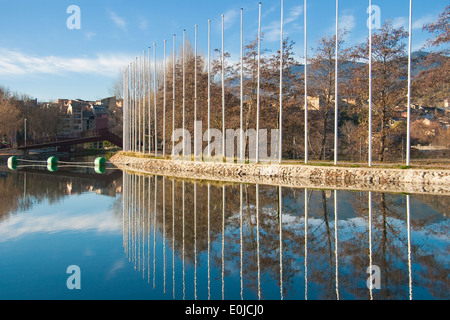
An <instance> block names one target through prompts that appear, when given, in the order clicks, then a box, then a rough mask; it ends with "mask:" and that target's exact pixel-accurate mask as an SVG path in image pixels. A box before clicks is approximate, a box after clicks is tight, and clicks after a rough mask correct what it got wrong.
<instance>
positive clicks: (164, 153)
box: [163, 40, 167, 157]
mask: <svg viewBox="0 0 450 320" xmlns="http://www.w3.org/2000/svg"><path fill="white" fill-rule="evenodd" d="M166 67H167V62H166V40H164V89H163V90H164V97H163V109H164V110H163V157H165V156H166Z"/></svg>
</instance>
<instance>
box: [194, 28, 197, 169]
mask: <svg viewBox="0 0 450 320" xmlns="http://www.w3.org/2000/svg"><path fill="white" fill-rule="evenodd" d="M197 28H198V26H197V25H195V37H194V38H195V39H194V160H196V158H197V156H198V153H197V151H198V150H197V149H198V147H197V143H198V141H197Z"/></svg>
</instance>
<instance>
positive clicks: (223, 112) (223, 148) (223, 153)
mask: <svg viewBox="0 0 450 320" xmlns="http://www.w3.org/2000/svg"><path fill="white" fill-rule="evenodd" d="M224 30H225V16H224V15H222V59H221V60H222V159H223V158H224V157H225V54H224Z"/></svg>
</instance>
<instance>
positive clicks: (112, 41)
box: [0, 0, 448, 101]
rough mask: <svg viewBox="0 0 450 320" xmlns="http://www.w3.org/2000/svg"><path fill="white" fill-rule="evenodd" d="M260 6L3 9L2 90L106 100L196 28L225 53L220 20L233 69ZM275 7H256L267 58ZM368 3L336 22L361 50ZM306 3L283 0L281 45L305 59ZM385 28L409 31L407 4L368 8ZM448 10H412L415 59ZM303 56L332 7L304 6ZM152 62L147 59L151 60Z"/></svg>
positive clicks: (421, 5)
mask: <svg viewBox="0 0 450 320" xmlns="http://www.w3.org/2000/svg"><path fill="white" fill-rule="evenodd" d="M258 3H259V1H257V0H226V1H218V0H189V1H187V0H183V1H181V0H165V1H160V0H158V1H156V0H146V1H144V0H139V1H138V0H131V1H125V0H95V1H92V0H70V1H66V0H40V1H36V0H15V1H10V0H8V1H7V0H0V7H1V11H0V30H1V31H0V86H3V87H6V88H8V89H10V90H12V91H14V92H18V93H24V94H28V95H30V96H32V97H35V98H38V100H40V101H48V100H56V99H58V98H81V99H85V100H96V99H100V98H103V97H107V96H109V95H110V88H111V86H112V83H113V81H114V79H116V78H117V77H118V75H119V74H120V69H121V68H123V67H124V66H126V65H127V64H128V63H129V62H130V61H131V60H133V59H134V58H135V57H136V56H139V55H140V54H142V52H143V50H146V49H147V48H148V47H149V46H150V47H152V48H153V43H156V45H157V53H156V54H157V58H162V56H163V51H162V50H163V41H164V40H167V41H168V44H167V55H170V54H171V52H172V37H173V34H176V37H177V38H176V41H177V46H180V45H181V43H182V35H183V30H184V29H186V35H187V37H188V38H189V39H190V40H191V42H193V39H194V25H198V48H199V52H203V53H206V52H207V26H208V22H207V21H208V19H210V20H211V21H212V48H213V49H214V48H220V47H221V15H222V14H224V17H225V50H226V51H229V52H230V53H231V55H232V57H231V59H232V60H236V61H237V60H238V59H239V52H240V51H239V50H240V44H239V41H240V33H239V32H240V31H239V28H240V9H241V8H243V9H244V40H245V41H249V40H252V39H254V37H255V35H256V34H257V28H258ZM280 3H281V1H280V0H266V1H262V30H263V32H264V33H265V38H264V41H263V44H262V46H263V48H268V49H272V50H273V51H275V50H277V48H278V47H279V28H280ZM368 3H369V1H368V0H340V1H339V6H340V8H339V22H340V26H341V27H346V29H347V30H348V31H349V34H348V35H347V38H346V41H347V45H352V44H355V43H358V42H362V41H364V39H366V37H367V34H368V29H367V27H366V21H367V19H368V14H367V12H366V10H367V7H368ZM303 4H304V1H303V0H295V1H294V0H284V8H285V11H284V22H285V24H284V35H285V36H288V37H289V38H290V39H292V40H294V41H295V42H296V45H295V52H296V54H297V59H298V60H300V61H301V59H302V58H303V41H304V40H303V39H304V38H303V21H304V20H303V19H304V8H303ZM70 5H77V6H78V7H79V8H80V22H81V25H80V29H72V30H71V29H69V28H68V27H67V20H68V19H69V18H70V17H71V13H67V8H68V7H69V6H70ZM373 5H377V6H379V7H380V13H381V20H382V21H384V20H387V19H392V21H393V23H394V25H397V26H400V25H402V26H404V27H405V28H407V26H408V14H409V1H408V0H394V1H391V0H373ZM446 5H448V0H431V1H430V0H413V29H414V30H413V31H414V35H413V49H414V50H417V49H419V48H421V47H422V45H423V44H424V42H425V41H426V39H427V37H428V34H427V33H425V32H422V31H421V28H422V25H423V24H424V23H428V22H431V21H434V20H435V19H436V17H437V15H438V14H439V13H441V12H442V11H443V10H444V8H445V6H446ZM307 13H308V47H309V49H311V48H312V47H314V43H315V42H316V41H317V40H318V39H320V38H322V37H323V36H330V35H333V34H334V26H335V0H308V10H307ZM152 56H153V53H152Z"/></svg>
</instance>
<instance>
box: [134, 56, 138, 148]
mask: <svg viewBox="0 0 450 320" xmlns="http://www.w3.org/2000/svg"><path fill="white" fill-rule="evenodd" d="M137 60H138V59H137V57H136V61H135V63H134V152H136V151H138V148H137Z"/></svg>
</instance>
